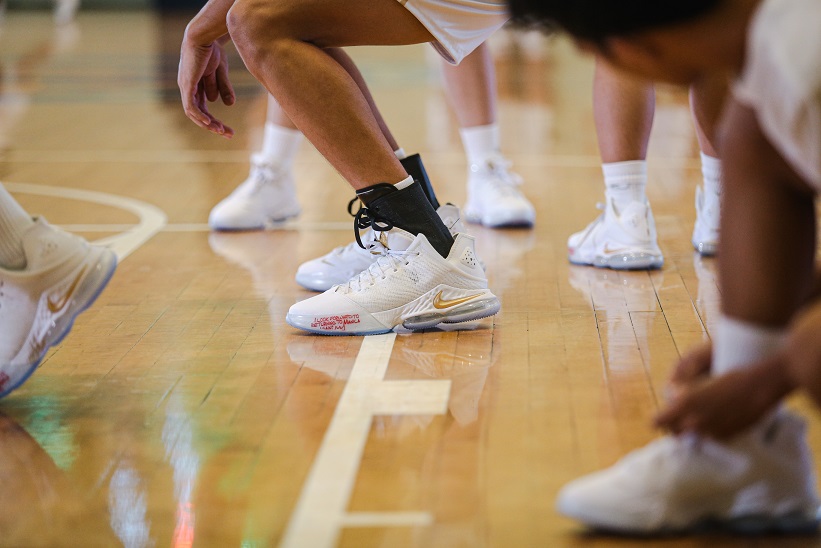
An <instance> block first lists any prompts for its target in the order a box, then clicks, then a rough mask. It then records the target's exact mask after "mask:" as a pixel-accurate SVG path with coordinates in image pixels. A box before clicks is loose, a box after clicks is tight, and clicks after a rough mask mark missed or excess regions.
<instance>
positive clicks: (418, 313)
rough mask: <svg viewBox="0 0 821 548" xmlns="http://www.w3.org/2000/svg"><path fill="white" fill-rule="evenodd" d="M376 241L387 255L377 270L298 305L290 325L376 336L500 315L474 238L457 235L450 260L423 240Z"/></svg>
mask: <svg viewBox="0 0 821 548" xmlns="http://www.w3.org/2000/svg"><path fill="white" fill-rule="evenodd" d="M376 241H377V242H378V243H379V245H380V246H381V248H382V253H381V255H379V256H378V258H377V260H376V261H375V262H374V263H373V264H371V265H370V266H369V267H368V268H367V269H365V270H364V271H362V272H361V273H359V275H357V276H354V277H353V278H351V279H350V280H348V281H347V282H345V283H344V284H341V285H336V286H334V287H332V288H331V289H329V290H327V291H325V292H324V293H321V294H320V295H316V296H314V297H311V298H310V299H306V300H304V301H301V302H298V303H296V304H295V305H293V306H292V307H291V309H290V310H289V311H288V315H287V316H286V321H287V322H288V323H289V324H290V325H292V326H293V327H296V328H299V329H304V330H306V331H311V332H313V333H321V334H326V335H373V334H377V333H387V332H389V331H392V330H393V329H394V328H395V327H397V326H400V325H401V326H403V327H405V328H406V329H411V330H417V329H426V328H430V327H434V326H436V325H437V324H440V323H460V322H468V321H471V320H477V319H479V318H484V317H487V316H492V315H493V314H496V313H497V312H498V311H499V308H500V303H499V299H498V298H496V296H495V295H494V294H493V293H491V292H490V290H489V289H488V284H487V278H486V277H485V272H484V270H483V268H482V265H481V264H480V262H479V260H478V259H477V257H476V252H475V250H474V240H473V238H472V237H471V236H468V235H466V234H458V235H457V236H456V239H455V241H454V243H453V246H452V247H451V249H450V253H449V254H448V257H447V258H446V259H445V258H443V257H442V256H441V255H439V253H437V252H436V250H435V249H434V248H433V246H431V245H430V243H428V240H427V238H426V237H425V236H424V235H423V234H419V235H417V236H416V237H414V236H413V235H412V234H410V233H408V232H406V231H404V230H401V229H398V228H393V229H391V230H390V231H382V232H381V233H380V234H379V236H378V238H377V240H376ZM371 250H372V251H373V250H375V246H371Z"/></svg>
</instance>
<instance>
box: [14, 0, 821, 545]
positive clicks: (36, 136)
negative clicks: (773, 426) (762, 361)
mask: <svg viewBox="0 0 821 548" xmlns="http://www.w3.org/2000/svg"><path fill="white" fill-rule="evenodd" d="M185 22H186V19H185V18H184V17H167V16H166V17H162V16H160V15H158V14H155V13H150V12H125V13H116V12H104V13H95V12H81V13H80V15H79V18H78V20H77V22H76V23H75V24H73V25H69V26H64V27H55V26H54V25H53V23H52V21H51V16H50V14H48V13H45V12H17V11H10V12H9V13H8V14H7V15H6V19H5V22H4V23H3V25H2V26H0V86H1V87H0V180H2V181H3V182H4V183H5V184H6V185H7V188H8V189H9V190H10V191H11V192H13V194H14V195H15V196H16V197H17V198H18V199H19V200H20V202H21V203H22V204H23V205H24V206H25V207H26V208H27V209H29V210H30V211H31V212H33V213H40V214H43V215H45V216H46V217H47V218H48V219H49V220H50V221H52V222H54V223H56V224H59V225H61V226H64V227H66V228H67V229H69V230H73V231H76V232H78V233H81V234H83V235H84V236H86V237H88V238H89V239H92V240H102V241H104V242H107V243H108V244H109V245H111V246H112V247H114V248H115V249H116V250H117V252H118V253H119V254H120V257H121V261H122V262H121V264H120V267H119V269H118V271H117V274H116V276H115V277H114V279H113V280H112V282H111V284H110V286H109V288H108V289H107V291H106V292H105V293H104V294H103V295H102V296H101V298H100V299H99V301H98V302H97V304H96V305H95V306H94V307H93V308H92V309H90V310H89V311H88V312H86V313H85V314H83V315H82V316H81V317H80V319H79V320H78V322H77V324H76V326H75V329H74V331H73V332H72V334H71V335H70V336H69V337H68V338H67V339H66V341H65V342H64V343H63V344H62V345H61V346H59V347H57V348H55V349H54V350H52V351H51V352H50V353H49V355H48V357H47V359H46V361H45V362H44V363H43V365H42V367H41V368H40V370H39V371H37V373H36V374H35V375H34V376H33V377H32V378H31V380H30V381H29V382H28V383H27V384H26V385H24V386H23V387H22V388H21V389H19V390H18V391H17V392H15V393H14V394H12V395H11V396H10V397H8V398H6V399H4V400H3V401H2V402H0V435H1V436H2V440H0V545H3V546H116V545H125V546H129V547H130V546H169V545H172V546H191V545H194V546H238V547H261V546H276V545H283V546H300V547H302V546H305V547H314V546H331V545H339V546H348V547H367V546H382V547H398V546H414V547H437V546H441V547H456V546H470V547H474V546H477V547H483V546H494V547H511V546H516V547H519V546H550V547H553V546H558V547H563V546H581V545H591V546H651V545H652V546H655V545H657V544H658V545H663V546H676V547H678V546H682V547H684V546H686V547H690V546H702V545H706V544H708V543H709V544H710V545H714V546H756V547H758V546H761V547H763V546H773V545H778V546H821V542H819V540H818V539H816V538H809V539H807V538H803V539H801V538H799V539H789V540H787V539H758V540H752V539H732V538H726V537H719V538H712V537H702V538H696V539H667V540H659V539H657V540H643V541H636V540H630V539H622V538H613V537H600V536H591V535H587V534H584V532H583V530H582V529H581V528H579V527H578V526H577V525H576V524H575V523H573V522H570V521H568V520H565V519H563V518H562V517H560V516H558V515H557V514H556V513H555V512H554V510H553V501H554V498H555V495H556V493H557V491H558V489H559V488H560V487H561V485H562V484H564V483H565V482H567V481H569V480H571V479H572V478H575V477H577V476H579V475H581V474H584V473H587V472H590V471H593V470H596V469H598V468H601V467H602V466H605V465H608V464H610V463H612V462H613V461H615V460H616V459H617V458H619V457H620V456H622V455H623V454H625V453H626V452H628V451H629V450H631V449H634V448H636V447H639V446H641V445H643V444H645V443H646V442H647V441H648V440H650V439H652V438H653V437H654V436H656V435H658V433H657V432H654V431H653V430H652V429H651V428H650V426H649V423H650V419H651V417H652V415H653V414H654V412H655V411H656V409H657V408H658V406H659V402H660V400H661V397H662V393H663V387H664V383H665V378H666V375H667V373H668V371H669V368H670V366H671V364H673V363H674V361H675V360H676V358H677V356H678V355H679V354H680V353H681V352H682V351H683V350H684V349H686V348H688V347H689V346H690V345H692V344H694V343H696V342H698V341H701V340H704V339H706V338H707V337H708V333H709V331H710V328H711V326H712V325H713V322H714V321H715V320H716V317H717V309H718V298H719V294H718V290H717V287H716V282H715V265H714V262H713V261H712V260H708V259H701V258H699V257H698V256H697V255H696V254H694V252H693V250H692V249H691V246H690V243H689V239H690V232H691V230H692V224H693V219H694V208H693V205H692V204H693V195H694V189H695V186H696V185H697V183H698V182H699V179H700V172H699V163H698V161H697V157H698V150H697V147H696V142H695V137H694V134H693V130H692V126H691V123H690V117H689V113H688V108H687V102H686V96H685V95H684V94H683V93H681V92H680V91H675V90H660V91H659V97H658V108H657V113H656V120H655V128H654V133H653V138H652V142H651V147H650V164H649V165H650V186H649V195H650V198H651V201H652V203H653V207H654V211H655V215H656V220H657V224H658V233H659V239H660V244H661V247H662V250H663V252H664V254H665V258H666V263H665V265H664V268H663V269H661V270H659V271H655V272H649V273H648V272H632V273H618V272H612V271H602V270H595V269H591V268H583V267H575V266H571V265H569V264H568V262H567V260H566V256H565V242H566V238H567V236H568V235H569V234H570V233H572V232H574V231H576V230H579V229H581V228H582V227H584V226H585V225H586V224H587V223H588V222H590V221H591V220H592V219H593V218H594V217H595V215H596V214H597V211H596V209H595V207H594V206H595V204H596V202H597V201H598V200H601V196H602V192H603V188H602V182H601V174H600V169H599V159H598V155H597V149H596V138H595V135H594V132H593V121H592V116H591V104H590V87H591V78H592V65H591V63H590V61H589V60H588V59H582V58H580V57H579V56H578V55H577V54H575V53H574V52H573V50H572V48H571V47H570V46H569V44H568V43H566V42H565V41H563V40H552V41H550V42H549V43H546V44H542V48H541V51H540V52H534V51H532V48H531V47H516V46H514V47H513V48H512V49H503V48H501V47H498V46H497V47H496V49H497V56H496V59H497V71H498V78H499V95H500V100H499V114H500V123H501V127H502V133H503V148H504V150H505V152H506V154H507V156H508V158H510V159H511V160H513V162H514V166H515V170H516V171H517V172H518V173H520V174H521V175H522V176H523V177H524V179H525V181H526V183H525V186H524V191H525V192H526V194H527V195H528V196H529V197H530V198H531V199H532V200H533V201H534V203H535V204H536V207H537V211H538V218H537V224H536V227H535V228H534V229H533V230H498V231H494V230H486V229H482V228H479V227H471V230H472V231H473V232H474V233H475V234H476V236H477V238H478V249H479V252H480V254H481V256H482V258H483V259H484V261H485V262H486V263H487V267H488V273H489V278H490V283H491V287H492V289H493V291H494V292H495V293H496V294H497V295H499V296H500V297H501V299H502V311H501V313H500V314H499V315H497V316H496V317H494V318H491V319H488V320H484V321H481V322H478V323H476V324H473V325H469V326H467V328H466V329H464V330H462V331H438V330H432V331H428V332H424V333H417V334H407V333H399V334H396V335H390V336H380V337H371V338H367V339H363V338H361V337H319V336H312V335H308V334H305V333H302V332H298V331H296V330H294V329H292V328H290V327H289V326H288V325H287V324H286V323H285V320H284V316H285V312H286V311H287V309H288V307H289V306H290V305H291V304H292V303H294V302H295V301H297V300H300V299H304V298H306V297H308V296H309V295H310V293H308V292H307V291H304V290H302V289H301V288H300V287H299V286H297V285H296V283H295V282H294V280H293V275H294V272H295V270H296V268H297V266H298V265H299V264H300V263H301V262H303V261H305V260H308V259H310V258H313V257H316V256H318V255H320V254H323V253H325V252H327V251H328V250H330V249H331V248H333V247H335V246H338V245H343V244H346V243H347V242H349V241H351V238H352V234H351V227H352V223H351V219H350V217H348V216H347V214H346V212H345V204H346V202H347V200H348V199H349V198H350V197H351V196H352V192H351V190H350V189H349V188H348V187H347V186H346V185H345V184H344V182H343V181H342V180H341V179H340V178H339V176H338V175H336V174H335V172H334V171H333V170H332V169H331V168H330V167H329V166H328V164H326V163H325V162H324V160H323V159H322V158H321V157H320V156H319V155H318V154H317V153H316V152H315V151H314V150H313V149H312V148H311V147H310V145H309V144H307V143H306V144H304V145H303V147H302V149H301V151H300V153H299V156H298V159H297V164H296V177H297V181H298V186H299V199H300V202H301V204H302V206H303V209H304V212H303V214H302V216H301V217H300V218H299V220H298V221H296V222H293V223H290V224H288V225H286V226H284V227H282V229H280V230H272V231H267V232H262V233H245V234H212V233H209V231H208V228H207V226H206V224H205V222H206V219H207V217H208V212H209V210H210V208H211V207H212V206H213V205H214V204H216V203H217V202H218V201H219V200H220V199H222V198H223V197H224V196H225V195H227V194H228V193H229V192H230V191H231V190H232V189H233V187H234V186H235V185H237V184H238V183H239V182H241V181H242V180H243V179H244V178H245V175H246V173H247V169H248V156H249V153H250V152H251V151H253V150H255V148H256V147H257V146H258V144H259V141H260V138H261V127H262V123H263V119H264V113H265V96H264V94H263V93H262V91H261V88H260V87H259V86H258V85H257V84H256V82H255V81H254V80H253V78H251V77H250V76H249V75H248V74H247V73H246V72H245V71H244V69H243V68H242V66H241V63H239V61H238V58H236V56H234V64H233V66H232V76H233V78H234V82H235V85H236V86H237V92H238V96H239V100H238V104H237V105H236V106H234V107H232V108H231V109H224V108H223V109H218V110H219V112H221V113H222V115H223V116H224V117H225V119H226V120H227V121H228V122H229V123H230V124H231V125H233V126H234V128H235V129H237V136H236V138H235V139H234V140H233V141H230V142H229V141H225V140H222V139H219V138H217V137H214V136H212V135H210V134H207V133H206V132H204V131H202V130H200V129H199V128H197V127H196V126H194V125H193V124H192V123H191V122H189V121H188V120H187V119H186V118H185V117H184V115H183V113H182V110H181V108H180V106H179V102H178V92H177V89H176V84H175V78H176V65H177V61H178V58H177V55H178V47H179V41H180V37H181V34H182V29H183V27H184V24H185ZM428 50H429V48H428V47H425V46H419V47H407V48H381V49H375V48H359V49H355V50H352V54H353V55H354V57H355V59H357V61H358V62H359V63H360V66H361V68H362V70H363V72H364V73H365V75H366V78H367V79H368V81H369V83H370V84H371V86H372V89H373V91H374V94H375V96H376V99H377V102H378V103H379V105H380V106H381V108H382V110H383V113H384V115H385V117H386V119H387V120H388V122H389V123H390V124H391V126H392V127H393V128H394V133H395V134H396V136H397V137H398V139H399V141H400V144H401V145H402V146H403V147H404V148H405V149H406V150H407V151H409V152H421V153H422V155H423V157H424V158H425V162H426V165H427V168H428V171H429V172H430V174H431V176H432V178H433V180H434V184H435V185H436V186H437V190H438V194H439V196H440V199H443V200H445V201H451V202H454V203H457V204H461V203H462V202H463V201H464V198H465V190H464V185H465V158H464V154H463V151H462V148H461V144H460V142H459V136H458V127H457V126H456V124H455V120H454V118H453V115H452V114H451V113H450V111H449V109H448V107H447V105H446V103H445V99H444V96H443V93H442V89H441V84H440V81H439V78H438V61H437V60H436V58H435V57H434V56H432V55H431V53H430V52H429V51H428ZM537 53H538V54H537ZM791 405H793V406H795V407H798V408H800V409H801V410H802V411H803V412H805V413H806V414H807V415H808V416H809V417H810V422H811V443H812V445H813V447H815V448H821V437H819V434H821V432H819V421H818V419H817V415H816V414H815V411H813V410H812V409H810V407H809V405H808V404H807V403H806V402H805V401H804V400H803V399H800V398H798V399H796V400H794V401H792V402H791Z"/></svg>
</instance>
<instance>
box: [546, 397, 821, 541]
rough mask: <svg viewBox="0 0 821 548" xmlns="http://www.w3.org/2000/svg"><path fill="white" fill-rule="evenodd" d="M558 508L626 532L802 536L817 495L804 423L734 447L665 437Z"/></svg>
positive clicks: (753, 435) (752, 436) (588, 482)
mask: <svg viewBox="0 0 821 548" xmlns="http://www.w3.org/2000/svg"><path fill="white" fill-rule="evenodd" d="M557 507H558V510H559V511H560V512H561V513H563V514H565V515H566V516H569V517H571V518H574V519H577V520H579V521H581V522H582V523H584V524H586V525H588V526H589V527H592V528H595V529H602V530H609V531H615V532H622V533H629V534H644V535H648V534H665V533H688V532H698V531H703V530H721V531H730V532H737V533H746V534H764V533H776V532H780V533H807V532H811V531H815V529H816V527H817V525H818V516H817V514H818V497H817V495H816V491H815V474H814V469H813V465H812V461H811V457H810V451H809V447H808V446H807V443H806V441H805V425H804V422H803V421H802V420H801V419H799V418H797V417H795V416H792V415H789V414H788V413H786V412H785V413H783V414H782V415H781V416H779V417H777V418H775V419H772V418H770V419H768V420H767V422H766V423H763V424H762V425H759V426H757V427H755V428H754V429H753V430H752V431H750V432H748V433H746V434H743V435H740V436H738V437H737V438H735V439H734V440H733V441H732V442H731V443H728V444H722V443H718V442H715V441H710V440H705V439H699V438H695V437H680V438H676V437H672V436H666V437H664V438H661V439H658V440H656V441H654V442H652V443H650V444H649V445H647V446H645V447H644V448H642V449H638V450H637V451H634V452H633V453H630V454H629V455H627V456H626V457H624V458H623V459H622V460H620V461H619V462H617V463H616V464H614V465H613V466H612V467H610V468H608V469H606V470H603V471H600V472H596V473H594V474H591V475H589V476H586V477H583V478H580V479H578V480H575V481H573V482H571V483H570V484H568V485H566V486H565V487H564V488H563V489H562V490H561V492H560V493H559V497H558V501H557Z"/></svg>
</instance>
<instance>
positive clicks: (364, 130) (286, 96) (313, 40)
mask: <svg viewBox="0 0 821 548" xmlns="http://www.w3.org/2000/svg"><path fill="white" fill-rule="evenodd" d="M353 14H355V17H354V16H353ZM228 26H229V31H230V33H231V36H232V38H233V40H234V42H235V44H236V46H237V49H238V51H239V52H240V54H241V55H242V57H243V60H244V61H245V64H246V65H247V66H248V68H249V70H250V71H251V72H252V74H254V76H255V77H256V78H257V79H258V80H259V81H260V82H262V83H263V85H264V86H265V87H266V89H267V90H268V91H269V92H270V93H271V94H272V95H274V96H275V97H276V98H277V100H278V101H279V103H280V105H281V106H282V108H283V110H284V111H285V112H286V113H287V114H288V116H289V117H290V118H291V120H293V121H294V123H295V124H296V125H297V127H299V128H300V129H301V130H302V132H303V133H304V134H305V136H306V137H308V139H309V140H310V141H311V142H312V143H313V144H314V146H315V147H316V148H317V149H318V150H319V151H320V153H321V154H322V155H323V156H324V157H325V158H326V159H327V160H328V161H329V162H330V163H331V164H332V165H333V166H334V167H335V168H336V169H337V170H338V171H339V172H340V174H342V176H343V177H344V178H345V179H346V180H347V181H348V182H349V183H350V184H351V186H353V187H354V188H355V189H357V190H359V189H362V188H365V187H368V186H371V185H374V184H376V183H380V182H391V183H395V182H397V181H401V180H403V179H405V178H406V177H407V174H406V172H405V170H404V169H403V168H402V165H401V164H400V163H399V160H397V158H396V156H395V155H394V154H393V150H394V149H393V147H392V146H391V143H389V142H388V140H387V139H386V138H385V136H384V134H383V131H382V128H381V127H380V124H379V121H378V120H377V119H376V118H375V117H374V115H373V112H372V109H371V107H370V103H369V101H368V98H367V97H366V96H365V95H364V94H363V93H362V89H361V88H360V86H359V85H358V84H357V80H356V79H355V78H354V77H352V75H351V74H350V72H349V71H348V70H346V68H345V66H344V63H345V62H346V61H344V60H341V59H340V57H339V56H338V54H337V53H336V51H338V50H335V51H334V52H328V51H327V50H326V49H323V48H328V47H332V46H348V45H359V44H373V45H400V44H412V43H421V42H428V41H430V40H432V37H431V35H430V33H429V32H428V31H427V29H425V27H424V26H422V24H421V23H419V21H418V20H417V19H416V18H415V17H413V15H411V14H410V12H408V11H407V10H406V9H405V8H404V7H402V5H401V4H399V3H398V2H395V1H394V0H380V1H373V0H371V1H366V0H354V1H345V2H342V1H341V0H332V1H325V2H318V1H307V2H299V3H277V2H270V1H262V0H239V1H238V2H237V3H235V4H234V6H233V7H232V8H231V10H230V12H229V14H228Z"/></svg>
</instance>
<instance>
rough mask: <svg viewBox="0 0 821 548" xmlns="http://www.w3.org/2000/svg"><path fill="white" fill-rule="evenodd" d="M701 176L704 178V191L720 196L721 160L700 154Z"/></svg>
mask: <svg viewBox="0 0 821 548" xmlns="http://www.w3.org/2000/svg"><path fill="white" fill-rule="evenodd" d="M701 175H702V176H703V178H704V191H705V192H706V193H708V194H721V160H719V159H718V158H716V157H714V156H707V155H706V154H704V153H703V152H702V153H701Z"/></svg>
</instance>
